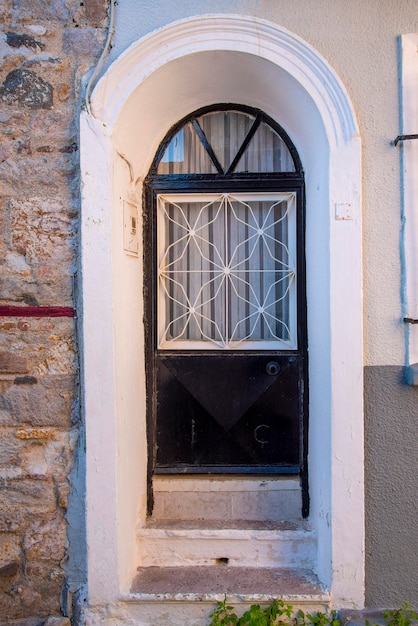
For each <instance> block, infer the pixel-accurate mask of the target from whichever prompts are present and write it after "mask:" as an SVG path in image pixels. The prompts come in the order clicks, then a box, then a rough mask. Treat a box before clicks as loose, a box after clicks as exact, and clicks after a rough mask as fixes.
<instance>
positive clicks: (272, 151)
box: [157, 110, 296, 175]
mask: <svg viewBox="0 0 418 626" xmlns="http://www.w3.org/2000/svg"><path fill="white" fill-rule="evenodd" d="M295 171H296V167H295V163H294V160H293V157H292V155H291V153H290V150H289V148H288V146H287V145H286V142H285V141H284V140H283V138H282V137H281V136H280V134H279V133H278V132H277V130H275V129H274V128H273V127H272V126H271V125H270V124H269V123H268V122H267V121H266V120H265V119H263V117H262V116H261V114H259V115H254V114H250V113H245V112H242V111H228V110H226V111H214V112H213V111H211V112H208V113H205V114H203V115H199V116H196V117H192V118H191V119H190V120H189V121H187V122H186V123H185V124H184V125H183V126H182V127H181V128H180V129H179V130H178V131H177V132H176V134H175V135H174V136H173V137H172V139H171V141H170V142H169V144H168V145H167V146H166V148H165V150H164V152H163V154H162V157H161V159H160V161H159V163H158V168H157V174H161V175H167V174H168V175H170V174H180V175H181V174H233V173H278V174H280V173H284V172H295Z"/></svg>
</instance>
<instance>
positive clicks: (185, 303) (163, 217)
mask: <svg viewBox="0 0 418 626" xmlns="http://www.w3.org/2000/svg"><path fill="white" fill-rule="evenodd" d="M157 204H158V263H159V267H158V281H159V288H158V329H159V348H160V349H167V350H182V349H183V350H184V349H185V350H199V349H200V350H216V349H218V350H219V349H224V350H225V349H226V350H234V349H240V350H264V349H265V350H272V349H274V350H290V349H295V348H297V321H296V193H295V192H277V193H264V194H263V193H257V194H256V193H236V194H235V193H234V194H230V193H223V194H216V193H199V194H197V193H196V194H193V193H190V194H162V195H159V196H158V200H157Z"/></svg>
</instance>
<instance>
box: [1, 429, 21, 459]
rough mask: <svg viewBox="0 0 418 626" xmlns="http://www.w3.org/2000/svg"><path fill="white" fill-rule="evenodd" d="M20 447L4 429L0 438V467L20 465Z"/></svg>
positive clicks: (8, 431) (8, 430)
mask: <svg viewBox="0 0 418 626" xmlns="http://www.w3.org/2000/svg"><path fill="white" fill-rule="evenodd" d="M20 450H21V445H20V443H19V442H18V441H17V440H16V438H15V437H13V434H12V433H11V432H10V429H4V430H3V432H1V438H0V467H10V466H19V465H20Z"/></svg>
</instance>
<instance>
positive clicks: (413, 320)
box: [403, 317, 418, 324]
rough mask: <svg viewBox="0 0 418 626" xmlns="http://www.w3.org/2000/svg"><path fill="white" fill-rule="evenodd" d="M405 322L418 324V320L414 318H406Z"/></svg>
mask: <svg viewBox="0 0 418 626" xmlns="http://www.w3.org/2000/svg"><path fill="white" fill-rule="evenodd" d="M403 321H404V323H405V324H418V320H416V319H414V318H413V317H404V318H403Z"/></svg>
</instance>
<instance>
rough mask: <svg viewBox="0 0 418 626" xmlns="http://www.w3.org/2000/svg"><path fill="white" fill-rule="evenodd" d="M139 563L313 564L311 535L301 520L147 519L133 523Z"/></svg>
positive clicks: (313, 540) (289, 566)
mask: <svg viewBox="0 0 418 626" xmlns="http://www.w3.org/2000/svg"><path fill="white" fill-rule="evenodd" d="M138 546H139V565H140V566H141V567H163V566H165V567H184V566H196V567H197V566H214V565H218V564H224V565H228V566H233V567H252V568H277V567H280V568H305V569H308V570H309V569H313V567H314V564H315V561H316V536H315V533H314V532H313V531H312V530H311V529H310V528H309V526H308V524H307V522H306V521H300V522H282V523H278V522H260V521H254V522H251V521H249V520H247V521H242V520H240V521H239V522H238V521H235V522H234V521H233V520H212V521H211V523H210V524H209V523H208V522H207V521H206V522H200V524H199V523H197V522H194V523H192V522H185V521H184V520H183V521H177V522H176V521H174V520H172V521H171V522H167V521H164V520H159V521H152V520H151V521H150V522H149V523H148V525H147V527H145V528H139V529H138Z"/></svg>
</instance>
